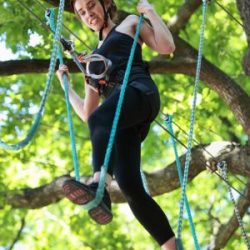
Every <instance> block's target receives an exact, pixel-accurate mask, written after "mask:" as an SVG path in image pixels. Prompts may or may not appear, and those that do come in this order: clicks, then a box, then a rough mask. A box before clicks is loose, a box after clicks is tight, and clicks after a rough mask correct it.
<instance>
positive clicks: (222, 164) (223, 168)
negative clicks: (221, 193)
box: [217, 161, 250, 250]
mask: <svg viewBox="0 0 250 250" xmlns="http://www.w3.org/2000/svg"><path fill="white" fill-rule="evenodd" d="M217 168H218V169H219V171H221V173H222V176H223V177H224V178H225V179H226V180H227V179H228V177H227V164H226V162H225V161H221V162H219V163H218V164H217ZM228 190H229V194H230V198H231V200H232V202H233V205H234V211H235V216H236V219H237V221H238V223H239V226H240V229H241V233H242V236H243V239H244V241H245V243H246V246H247V249H248V250H250V243H249V240H248V238H247V234H246V230H245V228H244V225H243V221H242V219H241V216H240V212H239V209H238V207H237V204H236V202H235V199H234V196H233V193H232V189H231V188H230V186H228Z"/></svg>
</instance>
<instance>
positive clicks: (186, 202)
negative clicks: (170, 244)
mask: <svg viewBox="0 0 250 250" xmlns="http://www.w3.org/2000/svg"><path fill="white" fill-rule="evenodd" d="M166 125H167V128H168V131H169V133H170V139H171V143H172V145H173V149H174V154H175V159H176V166H177V171H178V176H179V181H180V183H183V176H182V167H181V161H180V158H179V155H178V150H177V146H176V141H175V139H174V129H173V126H172V115H168V116H167V119H166ZM184 199H185V205H186V210H187V214H188V220H189V224H190V227H191V232H192V235H193V239H194V245H195V249H196V250H199V249H200V246H199V243H198V239H197V235H196V231H195V227H194V223H193V219H192V213H191V209H190V206H189V202H188V199H187V196H186V194H185V197H184ZM180 242H181V241H180ZM180 242H178V244H180ZM179 249H180V247H179V248H178V250H179Z"/></svg>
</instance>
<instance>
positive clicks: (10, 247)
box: [8, 218, 25, 250]
mask: <svg viewBox="0 0 250 250" xmlns="http://www.w3.org/2000/svg"><path fill="white" fill-rule="evenodd" d="M24 227H25V218H22V220H21V226H20V229H19V230H18V232H17V235H16V237H15V239H14V240H13V242H12V243H11V245H10V246H9V247H8V250H12V249H13V248H14V246H15V244H16V243H17V242H18V241H19V239H20V237H21V235H22V232H23V229H24Z"/></svg>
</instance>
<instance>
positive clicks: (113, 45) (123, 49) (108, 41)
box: [90, 26, 158, 94]
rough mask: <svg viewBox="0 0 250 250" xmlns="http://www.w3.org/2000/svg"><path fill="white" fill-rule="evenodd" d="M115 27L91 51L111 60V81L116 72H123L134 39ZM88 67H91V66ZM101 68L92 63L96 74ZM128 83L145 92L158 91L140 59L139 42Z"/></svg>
mask: <svg viewBox="0 0 250 250" xmlns="http://www.w3.org/2000/svg"><path fill="white" fill-rule="evenodd" d="M116 27H117V26H114V27H113V28H112V29H111V31H110V32H109V33H108V35H107V37H106V38H105V40H104V41H103V43H102V45H101V46H100V47H99V48H97V49H95V50H94V51H93V53H95V54H100V55H102V56H105V57H106V58H108V59H110V60H111V61H112V67H111V71H110V80H111V81H112V79H113V78H114V79H115V78H116V76H117V73H120V72H121V71H122V72H123V73H124V72H125V70H126V66H127V62H128V59H129V55H130V51H131V48H132V44H133V41H134V39H133V38H132V37H131V36H129V35H127V34H124V33H121V32H119V31H117V30H116ZM90 68H92V66H91V67H90ZM102 70H103V69H101V68H100V65H99V67H97V65H95V63H93V71H96V72H95V73H96V74H98V73H100V72H102ZM98 71H100V72H98ZM122 79H123V77H122ZM121 83H122V82H121ZM128 84H129V85H131V86H133V87H135V88H137V89H139V90H140V91H143V92H144V93H145V94H151V93H155V92H158V89H157V87H156V86H155V83H154V82H153V80H152V78H151V76H150V73H149V71H148V66H147V64H146V63H144V62H143V60H142V48H141V45H140V44H139V43H137V45H136V49H135V55H134V60H133V64H132V68H131V73H130V77H129V81H128Z"/></svg>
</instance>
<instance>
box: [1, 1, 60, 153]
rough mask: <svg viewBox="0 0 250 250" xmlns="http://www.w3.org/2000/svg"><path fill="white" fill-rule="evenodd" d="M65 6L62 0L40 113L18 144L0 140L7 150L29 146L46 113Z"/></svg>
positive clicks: (2, 146)
mask: <svg viewBox="0 0 250 250" xmlns="http://www.w3.org/2000/svg"><path fill="white" fill-rule="evenodd" d="M63 8H64V1H63V0H60V4H59V15H58V21H59V22H57V26H56V28H55V34H56V35H55V38H54V42H53V49H52V54H51V59H50V65H49V71H48V77H47V81H46V87H45V90H44V94H43V96H42V100H41V103H40V107H39V110H38V113H37V114H36V116H35V119H34V122H33V124H32V126H31V129H30V130H29V131H28V133H27V136H26V137H25V138H24V139H23V140H21V141H20V142H18V143H16V144H7V143H5V142H3V141H2V140H0V148H3V149H5V150H11V151H17V150H20V149H22V148H24V147H25V146H27V145H28V144H29V143H30V141H31V140H32V138H33V137H34V136H35V134H36V132H37V130H38V127H39V125H40V122H41V118H42V115H43V113H44V109H45V103H46V100H47V97H48V95H49V91H50V87H51V83H52V79H53V76H54V70H55V65H56V59H57V50H58V44H59V39H60V33H61V17H60V15H61V13H62V11H63Z"/></svg>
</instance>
